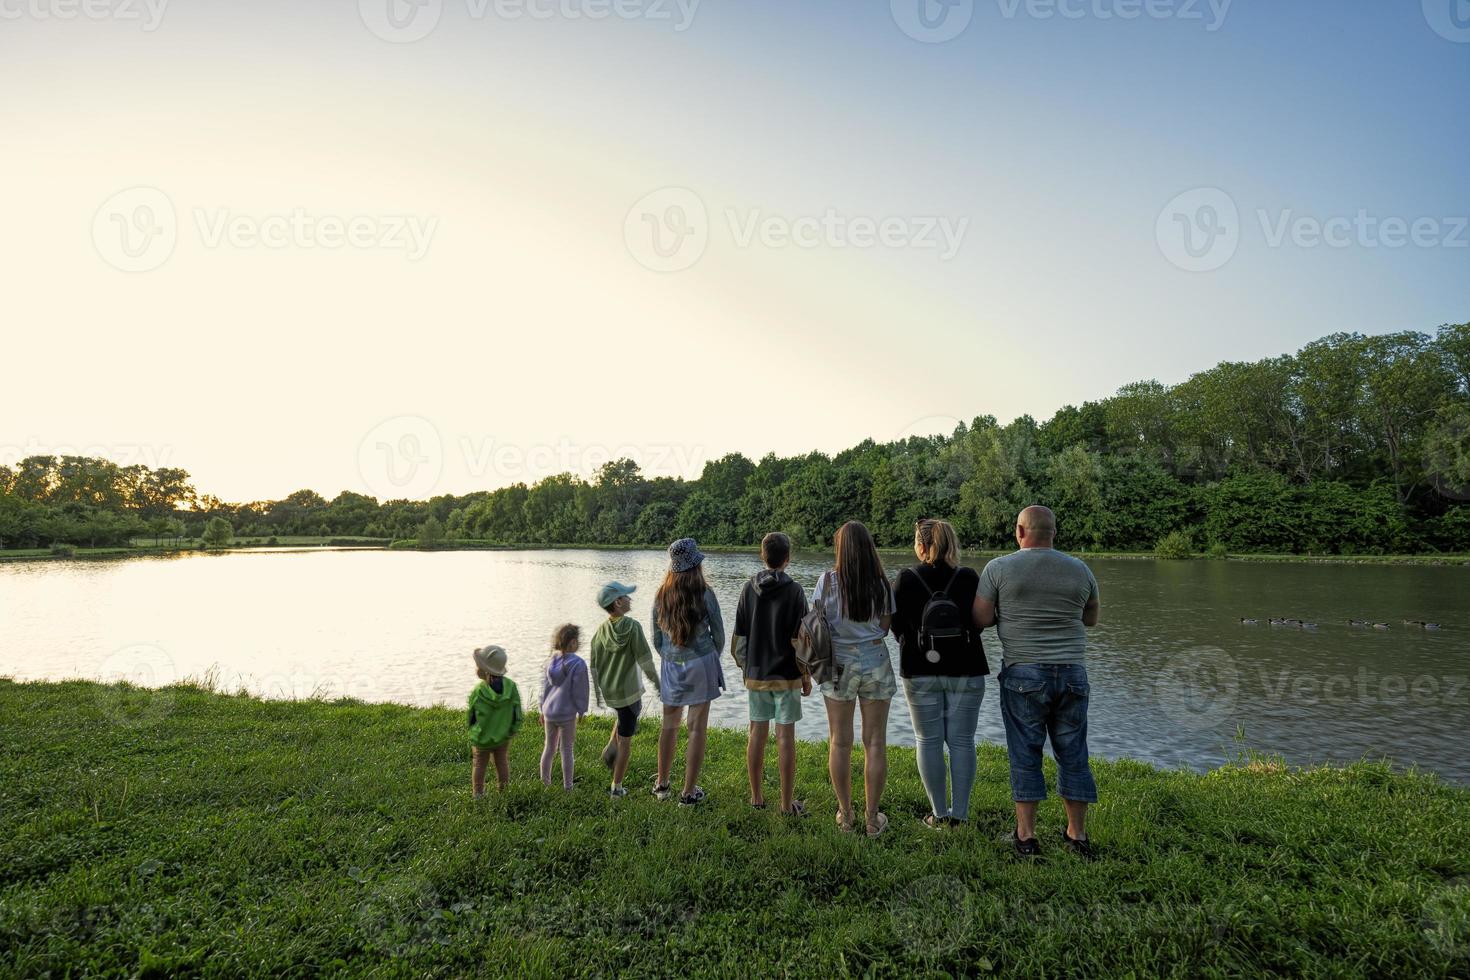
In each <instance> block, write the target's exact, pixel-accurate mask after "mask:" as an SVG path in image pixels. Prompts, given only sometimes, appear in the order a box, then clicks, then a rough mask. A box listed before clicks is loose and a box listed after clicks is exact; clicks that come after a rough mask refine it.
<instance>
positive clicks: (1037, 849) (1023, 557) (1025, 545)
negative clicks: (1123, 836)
mask: <svg viewBox="0 0 1470 980" xmlns="http://www.w3.org/2000/svg"><path fill="white" fill-rule="evenodd" d="M1056 533H1057V519H1056V515H1055V514H1053V513H1052V512H1051V511H1050V510H1048V509H1047V508H1045V507H1027V508H1026V509H1025V510H1023V511H1021V515H1020V516H1019V517H1017V518H1016V543H1017V544H1018V545H1020V546H1021V550H1020V551H1017V552H1015V553H1013V554H1009V555H1004V556H1002V557H1000V558H996V559H994V560H993V561H991V562H990V564H988V565H986V566H985V571H983V572H981V573H980V588H979V589H978V590H977V591H976V593H975V622H976V623H978V624H979V625H980V626H982V627H984V626H995V627H996V628H997V632H999V633H1000V642H1001V646H1002V648H1003V649H1002V651H1001V652H1002V656H1003V663H1002V667H1001V672H1000V677H999V678H998V680H999V681H1000V713H1001V718H1002V719H1003V720H1004V721H1005V726H1006V754H1007V755H1008V756H1009V757H1010V763H1011V799H1012V800H1014V801H1015V804H1016V840H1015V846H1016V853H1017V854H1018V855H1020V856H1022V857H1036V856H1037V855H1039V854H1040V853H1041V845H1040V843H1039V842H1038V841H1037V840H1036V804H1037V803H1038V802H1039V801H1041V800H1044V799H1046V779H1045V778H1044V776H1043V775H1042V771H1041V750H1042V749H1043V748H1044V747H1045V746H1046V743H1047V740H1048V739H1050V741H1051V751H1052V755H1053V756H1055V757H1056V760H1057V790H1058V791H1059V792H1060V793H1061V796H1062V802H1063V804H1064V805H1065V807H1066V810H1067V829H1066V830H1064V831H1062V843H1063V846H1065V847H1066V848H1067V849H1068V850H1070V851H1072V852H1074V853H1076V854H1078V855H1080V856H1082V857H1084V858H1087V859H1089V860H1090V859H1091V858H1092V845H1091V843H1089V841H1088V839H1087V806H1088V804H1090V803H1096V802H1097V784H1096V783H1095V782H1094V781H1093V778H1092V767H1091V766H1090V765H1089V763H1088V753H1087V702H1088V696H1089V693H1090V690H1091V688H1090V686H1089V684H1088V681H1087V667H1086V666H1085V661H1086V659H1087V628H1088V627H1089V626H1096V625H1097V621H1098V615H1099V610H1100V603H1099V599H1098V591H1097V579H1095V578H1093V575H1092V571H1091V570H1090V569H1089V568H1088V567H1087V566H1086V565H1084V564H1082V562H1080V561H1078V560H1077V559H1076V558H1073V557H1072V556H1071V555H1064V554H1062V553H1061V552H1060V551H1056V550H1055V549H1053V548H1052V543H1053V542H1054V541H1055V540H1056Z"/></svg>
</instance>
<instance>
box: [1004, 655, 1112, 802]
mask: <svg viewBox="0 0 1470 980" xmlns="http://www.w3.org/2000/svg"><path fill="white" fill-rule="evenodd" d="M999 680H1000V714H1001V718H1002V719H1003V720H1004V721H1005V726H1006V754H1007V755H1008V756H1009V757H1010V762H1011V798H1012V799H1013V800H1015V801H1016V802H1018V803H1032V802H1036V801H1039V800H1044V799H1046V779H1045V778H1044V777H1043V776H1042V773H1041V750H1042V748H1043V747H1044V746H1045V744H1046V741H1047V739H1048V738H1050V739H1051V751H1052V755H1054V756H1055V757H1056V760H1057V792H1058V793H1060V794H1061V796H1062V799H1064V800H1075V801H1077V802H1079V803H1096V802H1097V784H1096V783H1094V782H1093V779H1092V767H1091V766H1090V765H1089V764H1088V758H1087V701H1088V696H1089V694H1090V693H1091V690H1090V686H1089V685H1088V683H1087V668H1086V667H1084V666H1083V665H1082V664H1007V665H1006V666H1005V668H1004V669H1003V670H1002V671H1001V672H1000V678H999Z"/></svg>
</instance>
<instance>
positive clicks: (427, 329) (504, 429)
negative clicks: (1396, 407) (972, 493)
mask: <svg viewBox="0 0 1470 980" xmlns="http://www.w3.org/2000/svg"><path fill="white" fill-rule="evenodd" d="M0 86H3V90H4V91H5V92H6V93H7V96H6V98H5V99H4V100H3V101H0V205H3V214H4V216H5V218H6V222H5V224H6V227H7V230H8V232H9V233H8V234H5V235H0V269H3V273H0V275H3V279H0V283H3V293H0V295H3V297H4V300H3V305H0V323H3V325H4V327H3V331H0V338H3V340H0V351H3V353H0V463H6V462H12V461H13V460H14V459H17V458H20V457H23V456H26V455H32V454H35V453H82V454H86V455H100V456H107V457H109V458H113V459H116V460H118V461H119V462H123V463H143V464H145V465H150V466H177V467H182V468H184V469H186V470H188V471H189V472H190V473H191V474H192V476H193V478H194V482H195V484H196V485H197V486H198V487H199V488H200V490H201V491H205V492H208V493H211V494H214V495H216V496H218V497H221V498H223V499H225V500H230V501H240V502H244V501H249V500H259V499H274V498H279V497H281V496H284V495H286V494H287V493H290V492H292V491H294V490H297V489H300V488H311V489H314V490H317V491H318V492H321V493H323V494H324V495H326V496H327V497H329V498H330V497H331V496H334V495H335V494H336V493H337V492H339V491H341V490H352V491H355V492H359V493H369V494H372V495H373V496H377V497H379V498H384V499H386V498H389V497H403V496H407V497H414V498H422V497H428V496H431V495H433V494H436V493H465V492H469V491H471V490H476V489H489V488H493V487H497V486H503V485H506V484H509V483H513V482H517V481H521V480H525V481H533V480H535V479H538V478H540V477H543V476H545V475H548V474H549V473H552V472H557V471H561V470H570V471H573V472H579V473H582V474H584V475H585V474H590V473H592V472H594V471H595V469H596V468H597V466H599V465H600V464H601V463H603V462H605V461H606V460H608V459H610V458H613V457H619V456H628V457H632V458H634V459H635V460H637V461H638V462H639V463H640V464H641V465H642V467H643V470H644V472H645V473H646V474H648V475H652V476H687V477H694V476H697V475H698V473H699V470H700V468H701V467H702V465H703V463H704V462H705V461H706V460H709V459H715V458H718V457H720V456H722V455H724V454H726V453H729V452H736V451H739V452H744V453H746V454H747V455H749V456H751V457H753V458H759V457H760V456H762V455H764V454H766V453H768V452H776V453H779V454H783V455H787V454H795V453H802V452H807V451H810V450H813V449H818V450H822V451H825V452H836V451H840V450H842V449H844V448H847V447H849V446H852V445H854V444H856V443H858V442H860V441H862V440H863V439H865V438H873V439H876V440H879V441H886V440H889V439H894V438H899V437H902V436H905V435H909V434H913V433H920V432H932V431H948V430H949V429H952V427H953V425H954V424H955V422H956V421H957V420H961V419H963V420H969V419H972V418H974V417H975V416H978V415H986V414H988V415H994V416H996V417H997V418H999V419H1000V420H1001V421H1008V420H1010V419H1012V418H1014V417H1016V416H1018V415H1021V414H1026V413H1029V414H1031V415H1032V416H1034V417H1036V418H1037V419H1038V420H1044V419H1046V418H1048V417H1050V415H1051V414H1052V413H1053V412H1054V411H1056V409H1058V408H1059V407H1061V406H1062V405H1064V404H1069V403H1071V404H1076V403H1080V402H1082V401H1084V400H1088V399H1098V398H1102V397H1106V396H1108V395H1109V394H1111V393H1113V392H1114V391H1116V390H1117V389H1118V387H1120V386H1121V385H1124V384H1127V383H1129V382H1132V381H1137V380H1143V379H1157V380H1159V381H1162V382H1165V383H1175V382H1178V381H1182V380H1184V379H1185V378H1187V377H1188V376H1189V375H1190V374H1191V373H1193V372H1196V371H1199V370H1202V369H1205V368H1208V367H1210V366H1212V365H1214V364H1215V363H1217V362H1219V361H1222V360H1247V359H1256V358H1261V357H1267V356H1273V355H1276V354H1280V353H1285V352H1290V351H1294V350H1296V349H1298V348H1299V347H1301V346H1302V345H1303V344H1305V343H1307V342H1309V341H1311V340H1313V339H1315V338H1317V337H1320V336H1322V335H1325V334H1328V333H1332V332H1336V331H1359V332H1363V333H1383V332H1388V331H1395V330H1406V329H1412V330H1424V331H1432V330H1433V329H1434V328H1435V327H1436V326H1438V325H1439V324H1442V323H1447V322H1455V323H1458V322H1463V321H1465V320H1466V319H1470V229H1467V227H1466V225H1467V217H1466V216H1467V215H1470V194H1467V190H1470V182H1467V180H1466V178H1465V165H1466V158H1467V150H1470V99H1466V98H1465V94H1466V92H1467V91H1470V0H1422V2H1419V0H1403V2H1395V3H1382V2H1377V0H1293V2H1281V0H1272V2H1266V0H1234V2H1230V0H946V2H940V0H885V2H875V0H863V2H856V0H803V2H790V0H786V2H775V0H740V2H735V0H702V2H696V0H315V2H312V3H300V2H292V3H288V2H285V0H252V2H250V3H245V2H235V3H227V2H224V0H171V2H170V0H0Z"/></svg>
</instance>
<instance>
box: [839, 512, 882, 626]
mask: <svg viewBox="0 0 1470 980" xmlns="http://www.w3.org/2000/svg"><path fill="white" fill-rule="evenodd" d="M832 543H833V544H834V545H836V546H837V587H838V591H839V593H840V594H841V595H842V615H843V617H844V618H846V619H848V620H851V621H853V622H866V621H867V620H870V619H872V618H873V617H874V616H883V615H885V614H886V612H887V610H888V576H887V574H885V573H884V571H883V560H882V559H881V558H879V557H878V548H877V546H876V545H874V544H873V536H872V535H871V534H869V533H868V529H867V528H866V527H865V526H863V524H862V522H860V521H848V522H847V523H846V524H844V525H842V526H841V527H840V528H838V529H837V533H836V534H834V535H833V536H832Z"/></svg>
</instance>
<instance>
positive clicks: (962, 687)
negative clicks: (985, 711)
mask: <svg viewBox="0 0 1470 980" xmlns="http://www.w3.org/2000/svg"><path fill="white" fill-rule="evenodd" d="M903 691H904V694H905V695H907V697H908V701H909V716H910V717H911V718H912V719H913V723H914V740H915V741H916V742H917V743H918V749H919V778H920V779H921V780H923V782H924V792H925V794H927V795H928V797H929V806H930V807H931V808H932V809H933V810H934V815H935V816H937V817H948V816H953V817H954V818H955V819H956V820H965V819H967V818H968V817H969V815H970V790H971V789H973V788H974V786H975V729H976V728H977V727H978V726H979V724H980V703H981V702H982V701H984V700H985V678H984V677H905V678H904V680H903ZM946 746H948V748H949V767H948V768H949V771H948V775H949V776H950V778H951V780H952V782H953V783H954V806H953V808H951V807H950V804H949V802H948V793H947V791H946V787H945V776H946V772H945V764H944V750H945V747H946Z"/></svg>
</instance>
